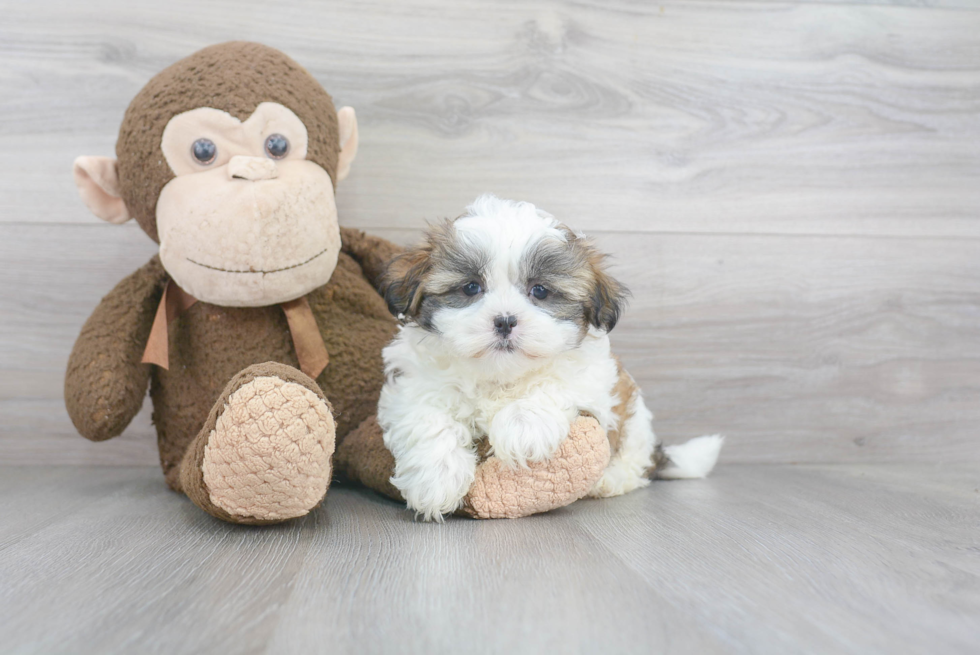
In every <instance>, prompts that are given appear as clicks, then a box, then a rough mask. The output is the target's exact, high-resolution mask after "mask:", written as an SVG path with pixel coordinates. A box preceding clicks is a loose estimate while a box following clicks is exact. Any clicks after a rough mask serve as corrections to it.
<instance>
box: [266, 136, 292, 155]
mask: <svg viewBox="0 0 980 655" xmlns="http://www.w3.org/2000/svg"><path fill="white" fill-rule="evenodd" d="M265 152H266V154H268V155H269V156H270V157H272V158H273V159H282V158H283V157H285V156H286V154H287V153H289V140H288V139H286V137H284V136H283V135H281V134H273V135H272V136H270V137H269V138H268V139H266V140H265Z"/></svg>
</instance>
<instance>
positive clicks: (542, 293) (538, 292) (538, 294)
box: [531, 284, 548, 300]
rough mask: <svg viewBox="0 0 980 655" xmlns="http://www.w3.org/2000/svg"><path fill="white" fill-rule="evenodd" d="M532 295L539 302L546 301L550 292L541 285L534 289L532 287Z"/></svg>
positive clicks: (535, 286) (536, 285)
mask: <svg viewBox="0 0 980 655" xmlns="http://www.w3.org/2000/svg"><path fill="white" fill-rule="evenodd" d="M531 295H532V296H534V297H535V298H537V299H538V300H544V299H545V298H547V297H548V290H547V289H545V288H544V287H543V286H541V285H540V284H535V285H534V286H533V287H531Z"/></svg>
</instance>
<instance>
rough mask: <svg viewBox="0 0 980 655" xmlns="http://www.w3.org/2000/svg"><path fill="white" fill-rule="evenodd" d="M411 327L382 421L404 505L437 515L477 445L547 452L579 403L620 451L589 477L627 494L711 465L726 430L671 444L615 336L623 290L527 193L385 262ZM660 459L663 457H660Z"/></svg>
mask: <svg viewBox="0 0 980 655" xmlns="http://www.w3.org/2000/svg"><path fill="white" fill-rule="evenodd" d="M383 291H384V293H385V298H386V300H387V302H388V306H389V309H391V311H392V313H393V314H395V315H396V316H398V317H399V319H400V320H401V322H402V327H401V329H400V331H399V333H398V335H397V336H396V337H395V339H394V341H393V342H392V343H391V344H390V345H389V346H388V347H387V348H385V350H384V361H385V372H386V383H385V385H384V388H383V389H382V391H381V399H380V402H379V406H378V420H379V422H380V424H381V427H382V429H383V430H384V441H385V445H386V446H387V447H388V449H389V450H390V451H391V452H392V454H393V455H394V457H395V475H394V477H393V478H392V479H391V482H392V484H393V485H394V486H395V487H397V488H398V489H399V490H400V491H401V493H402V495H403V496H404V498H405V500H406V501H407V503H408V506H409V507H410V508H412V509H414V510H415V511H416V512H417V513H418V514H421V515H422V516H423V517H424V518H425V519H426V520H433V519H434V520H437V521H441V520H442V517H443V515H444V514H447V513H450V512H453V511H454V510H456V509H458V508H459V506H460V503H461V501H462V499H463V497H464V496H465V495H466V492H467V491H468V490H469V487H470V485H471V484H472V482H473V479H474V472H475V470H476V465H477V454H476V448H475V444H476V442H477V441H478V440H480V439H481V438H483V437H484V436H486V437H487V438H488V440H489V443H490V446H491V448H492V453H493V454H494V455H495V456H496V457H498V458H500V459H501V460H503V461H504V462H505V463H508V464H510V465H513V466H522V465H526V463H527V462H534V461H538V460H542V459H546V458H548V457H551V456H552V455H553V454H554V453H555V451H556V450H557V449H558V447H559V446H560V445H561V442H562V441H563V440H564V439H565V437H566V435H567V434H568V431H569V427H570V425H571V422H572V421H573V420H574V419H575V418H576V417H577V416H578V415H579V414H580V413H586V414H590V415H591V416H594V417H595V418H596V419H597V420H598V421H599V423H600V424H601V425H602V426H603V427H604V428H605V429H606V432H607V434H608V435H609V440H610V450H611V452H612V457H611V460H610V462H609V465H608V467H607V468H606V470H605V472H604V473H603V475H602V478H601V479H600V480H599V481H598V482H597V483H596V485H595V487H594V488H593V489H592V492H591V495H593V496H596V497H607V496H618V495H620V494H624V493H626V492H628V491H632V490H633V489H637V488H639V487H643V486H646V485H647V484H649V482H650V478H651V477H652V476H653V473H654V470H656V476H657V477H661V478H697V477H704V476H705V475H707V473H708V472H709V471H710V470H711V469H712V468H713V467H714V464H715V461H716V460H717V458H718V452H719V450H720V448H721V444H722V438H721V437H717V436H713V437H700V438H698V439H694V440H692V441H689V442H688V443H686V444H684V445H681V446H671V447H667V448H664V449H661V448H659V447H658V445H657V438H656V436H654V433H653V428H652V426H651V421H652V419H653V416H652V415H651V413H650V411H649V410H648V409H647V407H646V405H645V404H644V402H643V397H642V395H641V393H640V389H639V388H638V387H637V385H636V383H635V382H633V379H632V378H631V377H630V375H629V374H628V373H627V372H626V371H625V370H624V369H623V368H622V366H621V365H620V364H619V362H618V360H617V359H616V358H615V357H614V356H613V355H612V353H611V352H610V349H609V336H608V333H609V331H610V330H612V329H613V327H615V325H616V321H617V320H618V319H619V316H620V314H621V313H622V311H623V308H624V305H625V302H626V297H627V291H626V289H625V288H624V287H623V286H622V285H621V284H620V283H619V282H617V281H616V280H614V279H613V278H612V277H610V276H609V274H608V273H607V272H606V269H605V266H604V255H602V254H600V253H599V252H598V251H597V250H596V249H595V247H594V246H593V245H592V244H591V243H590V242H589V241H588V240H586V239H585V237H584V236H583V235H581V234H578V233H576V232H573V231H572V230H570V229H568V228H567V227H565V226H564V225H562V224H561V223H559V222H558V221H557V220H555V219H554V217H552V216H551V215H550V214H547V213H545V212H543V211H540V210H538V209H536V208H535V207H534V205H531V204H529V203H526V202H513V201H508V200H501V199H498V198H496V197H494V196H492V195H485V196H481V197H480V198H478V199H477V200H476V201H475V202H474V203H473V204H472V205H470V206H469V207H468V208H467V212H466V213H465V214H464V215H462V216H460V217H459V218H457V219H455V220H449V221H446V222H444V223H442V224H439V225H435V226H433V227H430V229H429V230H428V232H427V233H426V235H425V238H424V241H423V243H422V245H421V246H419V247H418V248H416V249H414V250H410V251H408V252H406V253H404V254H402V255H400V256H399V257H398V258H396V259H395V260H394V261H393V262H391V264H390V265H389V268H388V271H387V274H386V277H385V280H384V289H383ZM655 460H656V461H655Z"/></svg>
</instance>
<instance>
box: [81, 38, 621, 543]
mask: <svg viewBox="0 0 980 655" xmlns="http://www.w3.org/2000/svg"><path fill="white" fill-rule="evenodd" d="M356 152H357V122H356V119H355V115H354V111H353V110H352V109H351V108H350V107H344V108H342V109H341V110H340V111H336V110H335V109H334V106H333V103H332V101H331V98H330V96H329V95H328V94H327V92H326V91H325V90H324V89H323V88H322V87H321V86H320V85H319V84H318V83H317V82H316V80H315V79H314V78H313V77H312V76H311V75H310V74H309V73H307V72H306V70H304V69H303V68H302V67H301V66H299V65H298V64H297V63H296V62H294V61H293V60H291V59H289V58H288V57H286V56H285V55H284V54H282V53H281V52H279V51H277V50H273V49H271V48H268V47H265V46H261V45H258V44H254V43H240V42H236V43H226V44H222V45H217V46H212V47H209V48H205V49H203V50H201V51H199V52H197V53H195V54H194V55H191V56H190V57H188V58H186V59H184V60H181V61H179V62H177V63H176V64H174V65H173V66H171V67H169V68H167V69H166V70H164V71H163V72H161V73H160V74H158V75H157V76H156V77H154V78H153V79H152V80H150V82H149V83H147V85H146V86H145V87H144V88H143V89H142V90H141V91H140V93H139V94H138V95H137V96H136V98H135V99H134V100H133V102H132V103H131V104H130V106H129V108H128V109H127V111H126V115H125V117H124V119H123V123H122V126H121V128H120V131H119V139H118V142H117V144H116V155H117V157H118V160H115V159H111V158H107V157H80V158H79V159H78V160H76V162H75V168H74V176H75V181H76V184H77V185H78V188H79V191H80V193H81V196H82V199H83V200H84V201H85V203H86V205H87V206H88V207H89V208H90V209H91V210H92V211H93V213H95V214H96V215H97V216H98V217H100V218H102V219H104V220H106V221H109V222H111V223H122V222H125V221H127V220H129V219H130V218H133V219H135V220H136V222H137V223H138V224H139V225H140V227H141V228H142V229H143V230H144V231H145V232H146V234H147V235H149V237H150V238H151V239H153V240H154V241H156V242H158V243H159V244H160V252H159V255H158V256H155V257H153V258H152V259H151V260H150V262H149V263H147V264H146V265H145V266H143V267H142V268H141V269H139V270H138V271H136V272H135V273H133V274H132V275H130V276H129V277H127V278H126V279H124V280H123V281H122V282H121V283H120V284H119V285H118V286H116V288H115V289H113V290H112V291H111V292H110V293H109V295H108V296H106V297H105V298H104V299H103V300H102V302H101V303H100V305H99V306H98V307H97V308H96V310H95V312H94V313H93V314H92V316H91V317H90V318H89V319H88V321H87V322H86V323H85V326H84V327H83V328H82V332H81V335H80V336H79V338H78V341H77V342H76V344H75V348H74V349H73V351H72V354H71V358H70V360H69V363H68V373H67V377H66V381H65V401H66V404H67V407H68V412H69V414H70V416H71V418H72V421H73V422H74V424H75V426H76V427H77V428H78V430H79V432H81V434H82V435H83V436H85V437H87V438H89V439H92V440H94V441H102V440H105V439H109V438H112V437H114V436H117V435H119V434H120V433H121V432H122V431H123V430H124V429H125V427H126V426H127V425H128V424H129V422H130V421H131V420H132V418H133V416H135V415H136V413H137V412H138V411H139V409H140V406H141V405H142V402H143V397H144V395H145V394H146V390H147V386H149V388H150V395H151V397H152V399H153V407H154V412H153V422H154V424H155V425H156V429H157V434H158V441H159V449H160V461H161V464H162V466H163V471H164V475H165V477H166V481H167V484H168V485H170V487H171V488H172V489H175V490H177V491H182V492H183V493H185V494H186V495H187V496H188V497H189V498H190V499H191V500H192V501H193V502H194V503H195V504H197V505H198V506H199V507H201V508H202V509H204V510H205V511H207V512H208V513H210V514H212V515H213V516H216V517H218V518H220V519H224V520H226V521H232V522H236V523H249V524H262V523H275V522H279V521H283V520H286V519H290V518H294V517H297V516H302V515H304V514H306V513H307V512H309V511H310V510H311V509H313V508H314V507H316V506H317V505H318V504H320V502H321V501H322V500H323V498H324V496H325V494H326V491H327V487H328V486H329V483H330V480H331V476H332V473H333V472H334V469H336V472H337V473H339V474H341V475H343V476H345V477H347V478H349V479H351V480H354V481H359V482H362V483H364V484H367V485H368V486H370V487H372V488H374V489H376V490H378V491H380V492H382V493H385V494H388V495H390V496H393V497H396V498H397V497H398V492H397V490H395V489H394V488H393V487H392V486H391V484H390V483H389V482H388V478H389V477H390V476H391V473H392V470H393V461H392V458H391V455H390V454H389V453H388V451H387V450H386V449H385V448H384V445H383V443H382V437H381V433H380V431H379V429H378V426H377V422H376V421H375V420H374V418H373V417H374V412H375V410H376V405H377V400H378V394H379V392H380V389H381V385H382V381H383V371H382V360H381V349H382V348H383V347H384V345H385V344H386V343H387V342H388V341H389V340H390V339H391V337H392V335H393V334H394V333H395V330H396V329H397V328H396V324H395V321H394V320H393V319H392V317H391V316H390V314H389V313H388V310H387V307H386V305H385V302H384V301H383V299H382V298H381V297H380V295H379V294H378V292H377V290H376V288H377V283H378V281H379V277H380V276H381V274H382V272H383V268H384V264H385V262H386V261H387V260H388V259H389V258H391V257H392V256H393V255H394V254H396V253H397V251H398V249H397V248H396V247H395V246H394V245H392V244H390V243H388V242H386V241H384V240H382V239H378V238H375V237H370V236H367V235H365V234H363V233H361V232H358V231H355V230H348V229H344V228H340V227H339V225H338V222H337V208H336V203H335V199H334V191H335V188H336V183H337V182H338V181H340V180H342V179H344V177H345V176H346V175H347V173H348V171H349V169H350V165H351V162H352V161H353V159H354V155H355V154H356ZM607 460H608V444H607V441H606V439H605V435H604V434H603V433H602V431H601V430H600V429H599V428H598V425H597V424H596V423H595V421H593V420H591V419H581V420H580V421H579V422H578V423H577V424H576V425H575V427H574V428H573V431H572V434H571V435H570V438H569V439H568V440H567V441H566V443H565V445H564V446H563V448H562V450H561V452H560V453H559V454H558V456H556V457H555V458H554V459H553V460H552V461H550V462H547V463H541V464H538V465H535V466H534V467H532V468H531V469H529V470H521V471H510V470H506V469H504V468H503V467H501V466H500V463H499V462H497V461H496V460H494V459H493V458H490V459H489V460H486V461H485V462H484V464H483V465H482V468H481V470H480V472H479V474H478V476H477V483H476V484H474V486H473V490H472V491H471V493H470V495H469V496H468V497H467V500H466V505H465V507H464V508H463V511H464V512H465V513H467V514H469V515H471V516H477V517H491V516H521V515H526V514H530V513H534V512H538V511H545V510H547V509H551V508H553V507H557V506H561V505H564V504H567V503H569V502H572V501H573V500H575V499H577V498H579V497H581V496H583V495H584V494H585V493H586V492H587V491H588V489H589V488H590V487H591V485H592V483H593V482H594V481H595V480H596V479H598V477H599V475H600V474H601V471H602V470H603V468H604V466H605V464H606V462H607Z"/></svg>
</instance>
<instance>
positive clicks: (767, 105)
mask: <svg viewBox="0 0 980 655" xmlns="http://www.w3.org/2000/svg"><path fill="white" fill-rule="evenodd" d="M920 4H927V5H933V6H917V5H920ZM977 8H978V7H977V4H976V3H972V2H966V1H961V2H926V3H919V2H908V3H881V2H874V3H870V2H869V3H861V2H851V3H847V2H842V3H835V4H824V3H810V2H788V3H771V2H742V1H740V0H733V1H726V2H690V3H676V2H620V1H615V2H606V1H600V0H593V1H591V2H589V1H583V2H554V1H546V0H531V1H524V0H521V1H519V2H517V1H515V2H482V1H481V2H478V1H476V0H462V1H452V2H449V1H448V0H447V1H443V2H436V1H434V0H433V1H428V2H426V1H421V0H420V1H412V2H404V1H401V0H398V1H396V0H389V1H386V2H380V1H377V0H374V1H372V0H349V1H344V2H320V1H312V0H311V1H307V2H288V3H287V2H269V1H268V0H261V1H258V0H220V1H216V2H200V1H188V0H181V1H176V2H174V1H168V2H160V1H156V2H149V3H141V2H133V1H129V0H126V1H124V0H91V1H86V2H75V1H59V2H45V1H42V0H35V1H33V2H12V1H9V0H7V1H4V2H2V3H0V461H3V462H6V463H42V462H44V463H78V462H82V463H93V464H94V463H152V462H154V461H155V443H154V439H153V436H152V428H151V426H150V422H149V418H148V412H147V411H144V413H143V414H142V415H141V416H140V417H139V418H138V419H137V421H136V422H135V423H134V424H133V426H132V427H131V428H130V429H129V431H128V432H127V434H126V435H125V436H124V437H122V438H120V439H118V440H116V441H114V442H110V443H104V444H90V443H88V442H85V441H84V440H83V439H82V438H81V437H78V436H76V435H75V433H74V430H73V428H72V426H71V423H70V422H69V420H68V417H67V415H66V414H65V411H64V408H63V405H62V375H63V371H64V367H65V362H66V359H67V356H68V353H69V350H70V348H71V345H72V342H73V340H74V338H75V336H76V334H77V332H78V330H79V328H80V326H81V324H82V322H83V321H84V320H85V318H86V317H87V316H88V314H89V312H90V311H91V310H92V308H93V307H94V306H95V304H96V303H97V302H98V300H99V298H100V297H101V296H102V295H103V294H104V293H105V292H107V291H108V290H109V289H110V288H111V287H112V286H113V285H114V284H115V283H116V282H117V281H118V280H119V279H120V278H122V277H123V276H124V275H126V274H127V273H129V272H130V271H131V270H133V269H134V268H136V267H137V266H139V265H140V264H141V263H143V262H144V261H145V260H146V259H147V258H148V257H150V256H151V255H152V253H153V251H154V248H153V245H152V243H151V242H150V241H149V239H147V238H146V237H145V236H144V235H143V234H142V233H141V232H140V231H139V230H138V229H137V228H136V227H135V226H133V225H126V226H122V227H114V226H110V225H105V224H101V223H100V222H98V221H97V220H96V219H94V218H93V217H91V216H90V215H89V214H88V213H87V212H86V210H85V208H84V207H83V206H82V204H81V202H80V201H78V200H77V198H76V193H75V189H74V187H73V185H72V182H71V178H70V174H69V171H70V166H71V162H72V159H73V158H74V157H75V156H76V155H80V154H101V155H107V154H112V152H113V147H114V143H115V136H116V130H117V128H118V124H119V121H120V119H121V117H122V114H123V111H124V109H125V108H126V105H127V104H128V102H129V100H130V99H131V97H132V96H133V95H134V94H135V93H136V92H137V90H138V89H139V88H140V87H141V86H142V85H143V84H144V82H145V81H146V80H147V79H149V77H150V76H152V75H153V74H154V73H156V72H157V71H159V70H160V69H162V68H163V67H165V66H166V65H168V64H170V63H171V62H173V61H175V60H177V59H179V58H180V57H182V56H184V55H187V54H189V53H191V52H193V51H194V50H196V49H198V48H200V47H202V46H205V45H208V44H211V43H215V42H220V41H226V40H232V39H248V40H258V41H263V42H265V43H268V44H270V45H273V46H276V47H279V48H281V49H283V50H285V51H286V52H288V53H289V54H291V55H292V56H293V57H294V58H296V59H297V60H298V61H300V62H301V63H302V64H304V65H305V66H306V67H308V68H309V69H310V71H311V72H312V73H313V74H314V75H315V76H316V77H317V78H318V79H319V80H321V81H322V82H323V84H324V85H325V86H326V87H327V89H328V90H329V91H330V92H331V93H332V94H333V95H334V97H335V99H336V100H337V101H338V105H340V104H350V105H352V106H354V107H355V108H356V109H357V111H358V116H359V118H360V128H361V150H360V155H359V157H358V160H357V162H356V164H355V168H354V171H353V173H352V176H351V177H350V178H349V180H348V181H347V182H345V183H344V184H343V185H342V186H341V189H340V191H339V201H340V208H341V218H342V221H343V222H344V223H346V224H347V225H353V226H357V227H360V228H363V229H366V230H369V231H372V232H375V233H377V234H381V235H385V236H389V237H392V238H394V239H397V240H399V241H402V242H408V241H411V240H412V239H413V238H415V237H416V236H417V234H418V228H419V227H420V226H421V225H423V224H424V222H425V221H426V220H427V219H434V218H438V217H441V216H449V215H455V214H457V213H458V212H459V211H460V210H461V208H462V207H463V206H464V204H465V203H466V202H467V201H468V200H470V199H472V198H473V197H475V196H476V195H477V194H479V193H480V192H483V191H494V192H496V193H498V194H500V195H503V196H508V197H515V198H521V199H527V200H530V201H533V202H535V203H537V204H539V205H540V206H542V207H544V208H546V209H548V210H550V211H551V212H553V213H554V214H556V215H558V216H559V217H561V218H562V219H564V220H566V221H567V222H568V223H569V224H571V225H573V226H577V227H579V228H582V229H583V230H585V231H587V232H588V233H591V234H592V235H594V236H595V237H596V238H597V239H598V240H599V241H600V242H601V243H602V245H603V246H604V247H605V248H606V249H608V250H609V251H611V252H613V253H614V254H615V255H616V261H617V270H618V273H619V275H620V276H621V277H622V278H623V279H624V280H625V281H626V282H627V283H628V284H629V285H630V286H631V287H632V289H633V292H634V300H633V304H632V308H631V310H630V311H629V313H628V314H627V316H626V318H625V320H624V321H623V322H622V324H621V327H619V328H617V330H616V331H615V332H614V341H615V345H616V347H617V349H618V350H619V351H620V353H622V355H623V357H624V359H625V361H626V362H627V364H628V365H629V367H630V368H631V369H632V371H633V372H634V374H635V375H636V376H637V377H638V379H639V380H640V382H641V383H642V385H643V387H644V389H645V391H646V393H647V395H648V396H649V398H650V402H651V405H652V406H653V408H654V409H655V412H656V413H657V415H658V423H657V427H658V431H659V432H660V433H661V435H662V436H664V437H665V438H666V439H667V440H677V439H681V438H686V437H690V436H693V435H696V434H700V433H704V432H724V433H726V434H728V435H729V437H730V440H729V443H728V446H727V450H726V453H725V457H726V459H727V461H729V462H738V461H763V462H816V461H820V462H834V461H879V460H880V461H886V460H887V461H896V460H918V459H925V460H931V461H937V462H963V461H971V462H974V463H976V462H980V447H978V436H980V435H978V425H980V11H976V9H977Z"/></svg>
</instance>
